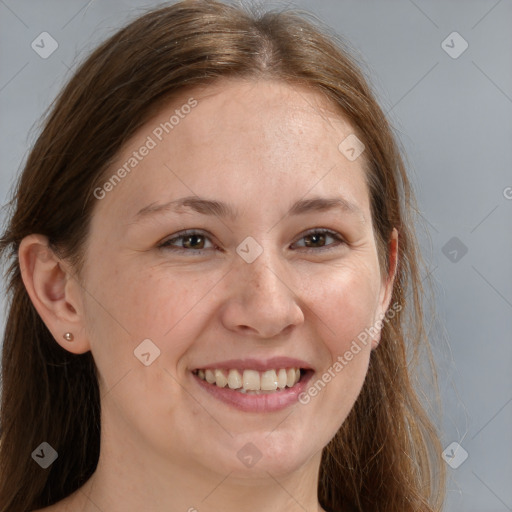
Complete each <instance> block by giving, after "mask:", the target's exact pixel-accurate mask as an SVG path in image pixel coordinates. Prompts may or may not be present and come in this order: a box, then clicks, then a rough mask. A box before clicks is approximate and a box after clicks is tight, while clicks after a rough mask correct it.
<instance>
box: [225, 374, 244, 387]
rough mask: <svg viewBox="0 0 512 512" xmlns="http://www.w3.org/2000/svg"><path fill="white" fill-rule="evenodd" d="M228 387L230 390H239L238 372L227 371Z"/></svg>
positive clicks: (240, 384)
mask: <svg viewBox="0 0 512 512" xmlns="http://www.w3.org/2000/svg"><path fill="white" fill-rule="evenodd" d="M228 386H229V387H230V388H231V389H239V388H241V387H242V376H241V375H240V372H239V371H238V370H229V374H228Z"/></svg>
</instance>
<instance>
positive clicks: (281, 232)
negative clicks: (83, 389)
mask: <svg viewBox="0 0 512 512" xmlns="http://www.w3.org/2000/svg"><path fill="white" fill-rule="evenodd" d="M190 97H193V98H194V99H195V100H197V106H195V107H194V108H193V109H191V111H190V112H189V113H188V114H187V115H184V116H183V118H180V121H179V123H178V124H176V126H174V128H173V129H172V131H170V132H169V133H168V134H167V133H164V136H163V137H162V140H161V141H160V140H158V139H157V138H156V136H155V132H154V130H155V128H156V127H158V126H159V125H160V123H163V122H165V121H166V120H167V121H168V120H169V118H170V116H171V115H172V113H173V112H174V111H175V109H177V108H180V106H181V105H184V104H186V103H187V100H189V98H190ZM351 133H353V129H352V128H351V127H350V125H348V124H347V123H346V122H345V121H344V120H343V119H342V118H340V116H339V114H335V113H333V112H332V111H331V110H330V109H329V105H328V104H326V103H325V100H324V99H323V97H322V96H320V95H319V94H318V93H314V92H311V91H308V90H306V89H301V88H297V87H292V86H290V85H287V84H283V83H280V82H271V81H259V82H250V83H249V82H244V81H237V80H232V81H223V82H219V83H218V84H217V85H214V86H209V87H207V88H205V89H196V90H194V91H191V92H190V93H187V95H186V96H183V98H180V99H179V100H174V101H173V102H172V104H171V105H168V106H166V107H165V108H163V109H162V111H161V112H160V113H159V114H158V116H157V117H156V118H155V119H152V120H151V121H150V122H149V123H147V125H146V126H144V127H143V128H142V129H140V130H139V132H138V133H137V134H136V136H135V137H134V138H133V139H132V140H131V141H130V142H129V143H128V144H127V145H126V146H125V147H124V148H123V150H122V152H121V154H120V155H119V157H118V159H117V161H116V163H115V164H114V165H113V166H112V173H108V176H111V175H112V174H113V173H115V172H116V170H117V169H118V168H120V167H121V166H122V165H123V163H125V162H126V161H127V160H128V159H129V158H130V155H132V154H133V152H134V151H138V150H139V148H141V146H142V145H144V144H145V143H146V142H147V140H148V136H149V137H151V138H152V139H153V140H154V141H155V142H156V145H155V147H154V148H151V149H150V150H149V151H148V153H147V155H146V156H144V157H143V158H142V159H141V160H140V162H139V163H138V164H137V166H136V167H135V168H134V169H133V170H132V171H131V172H130V173H129V174H127V175H126V176H125V177H123V179H122V180H121V181H120V182H119V183H117V184H116V185H115V187H113V189H111V190H109V191H108V193H106V194H105V196H104V197H103V198H102V199H100V200H98V202H97V204H96V206H95V211H94V215H93V219H92V225H91V231H90V237H89V239H88V243H87V253H86V264H85V268H84V271H83V273H82V274H81V276H80V279H81V282H79V281H78V279H77V278H76V277H75V276H74V273H73V269H71V267H70V266H69V265H68V264H67V263H66V262H64V261H60V260H59V259H58V258H57V257H56V256H55V255H54V254H53V253H52V252H51V251H50V250H49V249H48V248H47V240H46V239H45V238H44V237H42V236H40V235H30V236H28V237H27V238H25V239H24V240H23V242H22V244H21V247H20V261H21V263H22V267H23V268H24V270H23V278H24V282H25V285H26V287H27V290H28V292H29V294H30V296H31V299H32V301H33V303H34V305H35V307H36V308H37V310H38V312H39V314H40V315H41V317H42V318H43V320H44V321H45V323H46V325H47V326H48V328H49V329H50V331H51V332H52V333H53V335H54V337H55V339H56V341H57V342H58V343H59V344H61V345H62V346H63V347H64V348H66V350H69V351H71V352H74V353H83V352H86V351H89V350H90V351H92V354H93V356H94V359H95V361H96V364H97V367H98V370H99V378H100V389H101V395H102V403H101V406H102V418H101V422H102V439H101V453H100V459H99V463H98V467H97V470H96V472H95V473H94V475H93V476H92V477H91V479H90V480H89V481H88V482H87V483H86V484H85V485H84V486H83V487H82V488H81V489H79V490H77V491H76V492H75V493H73V494H72V495H71V496H69V497H68V498H67V499H65V500H62V501H61V502H59V503H57V504H55V505H54V506H51V507H48V508H45V509H43V510H44V511H45V512H64V511H78V510H80V511H83V512H98V511H102V512H117V511H123V512H131V511H140V510H145V511H148V512H159V511H164V510H165V511H166V512H178V511H179V512H185V511H189V512H193V511H194V510H197V511H200V512H217V511H220V510H222V511H224V512H231V511H237V512H238V511H239V510H245V511H249V512H252V511H261V510H265V511H266V512H267V511H268V512H281V511H283V510H286V511H291V512H299V511H300V512H304V510H307V511H311V512H318V511H323V509H322V508H321V506H320V504H319V502H318V498H317V486H318V470H319V466H320V459H321V450H322V448H323V447H324V446H325V445H326V444H327V443H328V442H329V440H330V439H331V438H332V437H333V436H334V434H335V433H336V431H337V430H338V429H339V427H340V426H341V424H342V423H343V422H344V420H345V418H346V417H347V415H348V413H349V412H350V410H351V409H352V406H353V405H354V402H355V400H356V398H357V396H358V394H359V392H360V389H361V386H362V384H363V381H364V378H365V376H366V373H367V369H368V362H369V357H370V353H371V350H373V349H375V348H376V347H377V345H378V341H379V335H376V336H375V337H374V339H372V340H371V341H370V342H369V343H367V344H366V345H363V346H361V350H360V351H359V352H358V353H357V354H356V355H355V356H354V357H353V359H352V360H351V361H350V363H349V364H347V365H346V366H345V367H344V368H343V371H340V372H338V373H336V376H335V377H334V378H332V379H331V380H330V382H329V383H328V385H326V386H325V387H324V388H323V389H322V390H321V391H320V392H319V393H318V394H317V395H316V396H315V397H314V398H311V400H310V401H309V403H307V404H302V403H299V402H296V403H294V404H292V405H290V406H287V407H285V408H284V409H281V410H277V411H271V412H246V411H242V410H240V409H238V408H236V407H234V406H232V405H228V404H226V403H224V402H222V401H220V400H218V399H217V398H216V397H214V396H212V395H211V394H209V393H208V392H205V391H204V389H203V388H202V387H201V386H200V385H199V384H198V382H197V378H196V377H195V376H194V375H193V374H192V370H194V369H197V368H200V367H204V366H205V365H207V364H209V363H211V362H217V361H223V360H227V359H243V358H248V357H252V358H257V359H260V360H265V359H268V358H271V357H278V356H288V357H295V358H297V359H300V360H301V361H305V362H307V363H308V365H309V366H310V368H312V370H313V371H314V374H313V377H312V381H311V382H314V381H316V380H317V379H319V378H321V377H322V375H323V374H324V373H325V372H326V371H327V369H328V368H329V367H332V365H333V362H334V361H336V359H337V358H338V356H340V355H343V354H344V353H345V352H346V351H347V350H348V349H349V347H350V345H351V343H352V341H353V340H355V339H356V338H357V336H358V334H360V333H361V332H363V331H364V330H365V329H366V328H369V327H371V326H373V325H375V324H376V322H377V321H378V320H379V319H380V318H382V316H383V315H384V313H385V312H386V310H387V308H388V307H389V306H390V298H391V291H392V283H393V279H394V273H395V269H396V254H397V233H396V231H395V232H394V233H393V237H392V240H391V241H390V244H389V256H390V261H391V272H390V275H382V273H381V269H380V268H379V263H378V259H377V248H376V243H375V239H374V228H373V226H372V219H371V214H370V203H369V195H368V190H367V186H366V183H365V174H364V169H363V158H364V154H363V156H362V157H360V158H357V159H356V160H354V161H350V160H349V159H347V158H346V157H345V156H344V155H343V154H342V153H341V152H340V150H339V149H338V145H339V144H340V142H341V141H342V140H344V139H345V138H346V137H347V136H348V135H350V134H351ZM107 188H108V187H107ZM184 196H200V197H201V198H206V199H211V200H216V201H222V202H224V203H227V204H229V205H231V206H232V207H233V208H234V209H235V210H236V211H237V213H238V216H237V217H236V218H230V217H225V218H224V217H221V216H219V215H205V214H201V213H198V212H196V211H192V210H190V209H182V211H181V212H172V211H170V210H168V211H165V212H164V213H159V214H158V215H157V214H155V215H147V216H144V217H143V218H142V219H137V213H138V212H139V211H140V210H141V209H143V208H145V207H147V206H148V205H154V204H163V203H167V202H169V201H172V200H175V199H179V198H182V197H184ZM331 197H335V198H343V199H344V200H345V201H346V202H349V203H350V204H352V209H348V208H345V209H329V210H325V211H313V210H311V211H308V212H305V213H300V214H296V215H287V212H288V210H289V209H290V207H291V206H292V205H293V204H294V203H295V202H296V201H299V200H304V199H313V198H331ZM345 204H346V203H345ZM313 228H314V230H316V231H318V230H321V229H328V230H330V231H333V232H335V233H336V234H338V235H339V236H340V237H341V240H342V242H339V241H337V239H336V238H334V237H332V235H330V234H324V237H325V238H322V237H321V236H320V238H319V237H318V236H317V237H316V238H315V236H314V235H311V233H309V234H307V233H305V232H306V231H308V230H313ZM183 230H194V231H199V232H200V233H198V234H197V236H199V238H196V239H193V240H191V239H190V238H188V239H187V237H186V236H185V238H181V239H177V237H178V236H179V235H181V234H182V231H183ZM249 236H250V237H252V239H254V240H255V241H256V242H257V244H259V246H260V247H261V249H262V252H261V254H260V255H259V256H258V257H257V258H256V259H255V260H254V261H252V262H251V263H248V262H247V261H246V260H244V259H243V258H242V257H241V256H240V255H239V253H237V251H236V249H237V247H238V246H239V245H240V244H241V243H242V242H243V241H244V240H245V239H246V238H247V237H249ZM201 237H202V238H201ZM198 240H199V243H198V242H197V241H198ZM163 242H166V243H167V245H166V246H165V247H160V245H161V244H162V243H163ZM187 242H188V244H187ZM191 242H192V243H191ZM199 250H201V253H199V252H198V251H199ZM64 332H72V333H73V334H74V337H75V340H74V341H73V342H72V343H69V342H66V341H65V340H64V339H63V338H62V334H63V333H64ZM145 339H151V340H152V342H153V343H154V344H155V345H156V346H157V347H158V349H159V350H160V355H159V357H158V358H156V359H155V360H154V362H152V363H151V364H150V365H149V366H145V365H144V364H142V363H141V361H140V360H138V359H137V358H136V357H134V350H135V349H136V348H137V347H138V346H139V344H140V343H141V341H142V340H145ZM248 443H252V444H253V445H254V446H255V447H257V449H258V451H259V453H260V454H261V458H260V460H259V461H258V462H257V463H256V464H254V465H253V466H252V467H248V466H246V465H245V464H243V463H242V462H241V460H240V458H239V457H238V456H237V454H238V452H239V450H240V449H241V448H243V447H244V446H246V445H247V444H248ZM57 461H58V459H57ZM56 463H57V462H56Z"/></svg>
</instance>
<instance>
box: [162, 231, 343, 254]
mask: <svg viewBox="0 0 512 512" xmlns="http://www.w3.org/2000/svg"><path fill="white" fill-rule="evenodd" d="M318 234H325V235H329V236H330V237H332V238H334V240H336V241H337V242H339V243H338V244H336V245H334V246H333V247H330V246H327V247H305V249H306V252H309V251H317V252H318V251H332V250H334V249H335V248H336V247H339V246H340V245H346V242H345V240H344V239H343V237H342V236H341V235H340V234H339V233H337V232H336V231H331V230H330V229H317V228H315V229H311V230H309V231H307V232H306V233H303V234H302V235H301V237H300V238H299V240H302V239H303V238H306V237H307V236H311V235H318ZM195 235H200V236H203V237H204V238H207V239H209V237H208V236H207V235H206V233H204V232H202V231H200V230H194V229H189V230H186V231H183V232H182V233H178V234H177V236H175V237H173V238H170V239H168V240H165V241H164V242H162V243H161V244H160V245H159V246H158V248H159V249H163V250H167V251H173V252H178V253H184V252H193V253H195V254H198V255H202V254H204V253H205V252H206V251H208V250H209V249H197V250H195V249H186V248H183V247H181V248H180V247H176V246H172V245H171V242H176V240H180V239H184V238H188V237H190V236H195ZM295 243H296V242H295ZM331 245H332V244H331ZM213 248H215V247H213Z"/></svg>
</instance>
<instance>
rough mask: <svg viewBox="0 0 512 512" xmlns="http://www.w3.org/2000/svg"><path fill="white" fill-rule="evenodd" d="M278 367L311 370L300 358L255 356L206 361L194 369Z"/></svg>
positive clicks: (261, 369) (258, 368) (261, 368)
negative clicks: (259, 357)
mask: <svg viewBox="0 0 512 512" xmlns="http://www.w3.org/2000/svg"><path fill="white" fill-rule="evenodd" d="M280 368H301V369H304V370H311V369H312V368H311V366H310V365H309V364H308V363H307V362H306V361H302V360H300V359H294V358H291V357H285V356H282V357H272V358H270V359H255V358H250V357H248V358H244V359H229V360H227V361H218V362H215V363H206V364H205V365H203V366H197V367H196V368H194V370H193V371H195V370H207V369H210V370H213V369H219V370H232V369H234V370H257V371H260V372H264V371H266V370H273V369H274V370H275V369H280Z"/></svg>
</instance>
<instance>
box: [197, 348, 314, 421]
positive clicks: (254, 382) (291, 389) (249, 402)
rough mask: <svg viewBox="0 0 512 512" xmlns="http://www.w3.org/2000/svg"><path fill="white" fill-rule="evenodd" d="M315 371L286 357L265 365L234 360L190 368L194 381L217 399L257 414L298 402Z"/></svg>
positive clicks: (257, 362)
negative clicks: (216, 364)
mask: <svg viewBox="0 0 512 512" xmlns="http://www.w3.org/2000/svg"><path fill="white" fill-rule="evenodd" d="M219 366H220V367H219ZM314 373H315V372H314V371H313V369H311V368H309V367H307V366H305V364H304V365H303V363H302V362H301V361H297V360H290V359H288V358H286V359H281V360H279V359H277V358H276V360H275V361H273V362H272V361H271V362H269V363H266V364H263V363H261V362H259V361H250V360H245V361H240V360H237V361H231V362H226V363H222V364H221V365H218V366H210V367H203V368H196V369H194V370H192V371H191V374H192V376H193V379H194V381H195V382H196V384H197V385H198V386H199V387H200V388H201V389H202V390H203V391H205V392H206V393H207V394H208V395H209V396H210V397H213V398H214V399H215V400H216V401H221V402H223V403H225V404H228V405H229V406H231V407H234V408H236V409H238V410H242V411H245V412H258V413H261V412H272V411H277V410H281V409H284V408H286V407H288V406H290V405H293V404H295V403H297V402H298V396H299V395H300V393H302V392H303V391H304V389H305V388H306V385H307V382H308V381H309V380H310V379H311V377H312V376H313V374H314Z"/></svg>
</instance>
